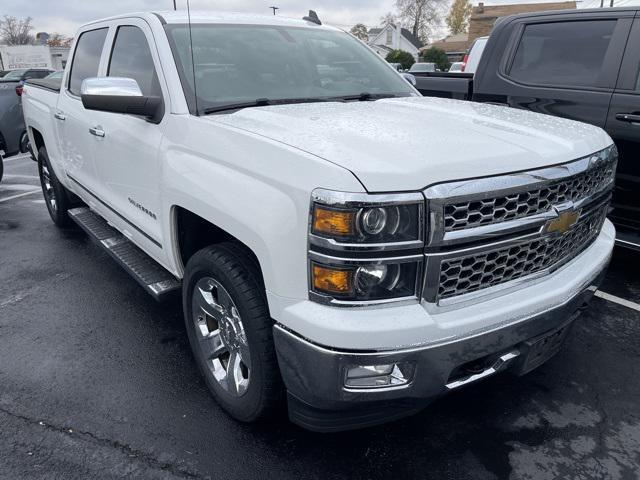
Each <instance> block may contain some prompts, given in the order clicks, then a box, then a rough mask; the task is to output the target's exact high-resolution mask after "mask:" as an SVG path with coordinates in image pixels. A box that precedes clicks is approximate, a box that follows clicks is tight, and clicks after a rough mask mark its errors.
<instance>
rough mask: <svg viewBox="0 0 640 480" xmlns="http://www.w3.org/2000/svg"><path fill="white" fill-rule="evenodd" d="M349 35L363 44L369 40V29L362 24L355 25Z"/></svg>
mask: <svg viewBox="0 0 640 480" xmlns="http://www.w3.org/2000/svg"><path fill="white" fill-rule="evenodd" d="M351 35H353V36H354V37H356V38H359V39H360V40H362V41H363V42H366V41H367V40H369V29H368V28H367V26H366V25H365V24H364V23H357V24H356V25H354V26H353V28H352V29H351Z"/></svg>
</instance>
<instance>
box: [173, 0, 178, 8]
mask: <svg viewBox="0 0 640 480" xmlns="http://www.w3.org/2000/svg"><path fill="white" fill-rule="evenodd" d="M173 9H174V10H178V9H177V8H176V0H173Z"/></svg>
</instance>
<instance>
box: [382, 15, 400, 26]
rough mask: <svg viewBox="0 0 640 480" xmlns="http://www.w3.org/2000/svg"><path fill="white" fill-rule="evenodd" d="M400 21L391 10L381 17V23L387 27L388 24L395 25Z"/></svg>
mask: <svg viewBox="0 0 640 480" xmlns="http://www.w3.org/2000/svg"><path fill="white" fill-rule="evenodd" d="M397 22H398V18H397V17H396V16H395V15H394V14H393V13H391V12H387V13H386V14H385V15H383V16H382V17H380V25H382V26H383V27H386V26H387V25H395V24H396V23H397Z"/></svg>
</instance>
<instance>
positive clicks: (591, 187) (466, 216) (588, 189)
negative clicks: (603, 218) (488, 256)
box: [444, 162, 615, 232]
mask: <svg viewBox="0 0 640 480" xmlns="http://www.w3.org/2000/svg"><path fill="white" fill-rule="evenodd" d="M614 171H615V165H614V163H613V162H602V163H601V164H599V165H598V166H597V167H595V168H592V169H590V170H588V171H585V172H582V173H578V174H575V175H573V176H570V177H569V178H565V179H562V180H558V181H555V182H549V183H547V184H545V185H543V186H540V187H537V188H533V189H530V190H526V191H521V192H514V193H510V194H507V195H500V196H495V197H494V196H491V197H489V198H484V199H478V200H471V201H463V202H452V203H447V204H446V205H445V206H444V227H445V231H447V232H451V231H455V230H464V229H466V228H473V227H478V226H481V225H488V224H492V223H498V222H505V221H508V220H514V219H517V218H523V217H529V216H531V215H536V214H539V213H543V212H547V211H549V210H550V209H551V208H552V207H553V206H554V205H558V204H562V203H566V202H575V201H577V200H580V199H582V198H586V197H590V196H593V195H596V194H598V193H599V192H602V191H604V190H605V189H606V188H607V187H608V186H609V185H610V184H611V181H612V179H613V172H614Z"/></svg>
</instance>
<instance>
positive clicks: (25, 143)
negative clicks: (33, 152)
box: [20, 132, 30, 153]
mask: <svg viewBox="0 0 640 480" xmlns="http://www.w3.org/2000/svg"><path fill="white" fill-rule="evenodd" d="M29 151H30V149H29V135H27V132H22V135H20V153H27V152H29Z"/></svg>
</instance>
